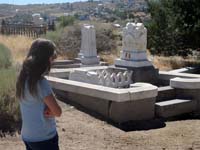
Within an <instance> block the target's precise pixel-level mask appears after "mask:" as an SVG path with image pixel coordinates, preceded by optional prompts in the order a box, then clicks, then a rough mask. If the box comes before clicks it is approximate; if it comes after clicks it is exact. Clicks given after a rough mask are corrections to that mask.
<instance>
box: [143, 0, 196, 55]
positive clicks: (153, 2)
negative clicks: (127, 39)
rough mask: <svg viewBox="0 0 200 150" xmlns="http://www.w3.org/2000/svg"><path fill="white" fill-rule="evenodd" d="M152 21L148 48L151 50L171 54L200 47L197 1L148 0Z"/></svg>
mask: <svg viewBox="0 0 200 150" xmlns="http://www.w3.org/2000/svg"><path fill="white" fill-rule="evenodd" d="M148 4H149V12H150V13H151V17H152V19H151V21H150V22H149V23H148V24H147V28H148V48H150V50H151V52H152V53H156V54H164V55H174V54H178V51H179V50H186V49H189V48H193V49H196V48H198V47H200V42H198V41H200V11H199V9H200V1H198V0H190V1H189V0H178V1H177V0H170V1H169V0H149V1H148Z"/></svg>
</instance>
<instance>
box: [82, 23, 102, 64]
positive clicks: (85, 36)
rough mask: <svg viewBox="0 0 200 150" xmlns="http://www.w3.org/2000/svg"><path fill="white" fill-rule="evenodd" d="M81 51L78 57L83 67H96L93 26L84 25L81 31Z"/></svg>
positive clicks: (97, 61) (97, 58) (96, 58)
mask: <svg viewBox="0 0 200 150" xmlns="http://www.w3.org/2000/svg"><path fill="white" fill-rule="evenodd" d="M81 34H82V37H81V50H80V53H79V54H78V57H79V58H80V59H81V63H82V64H83V65H98V64H99V60H100V59H99V57H98V56H97V49H96V33H95V29H94V26H93V25H84V26H83V27H82V30H81Z"/></svg>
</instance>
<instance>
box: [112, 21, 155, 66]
mask: <svg viewBox="0 0 200 150" xmlns="http://www.w3.org/2000/svg"><path fill="white" fill-rule="evenodd" d="M146 46H147V29H146V28H145V27H144V25H143V24H142V23H127V25H126V27H125V28H124V29H123V39H122V51H121V55H120V59H116V60H115V66H119V67H133V68H135V67H145V66H152V63H151V62H150V61H148V60H147V54H146Z"/></svg>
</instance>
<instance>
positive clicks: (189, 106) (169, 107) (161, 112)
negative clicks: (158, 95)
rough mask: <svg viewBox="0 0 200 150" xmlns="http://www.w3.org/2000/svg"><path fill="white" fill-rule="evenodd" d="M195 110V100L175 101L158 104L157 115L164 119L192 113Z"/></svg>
mask: <svg viewBox="0 0 200 150" xmlns="http://www.w3.org/2000/svg"><path fill="white" fill-rule="evenodd" d="M195 110H196V101H195V100H184V99H173V100H169V101H164V102H158V103H156V115H157V116H159V117H164V118H167V117H173V116H177V115H181V114H184V113H190V112H193V111H195Z"/></svg>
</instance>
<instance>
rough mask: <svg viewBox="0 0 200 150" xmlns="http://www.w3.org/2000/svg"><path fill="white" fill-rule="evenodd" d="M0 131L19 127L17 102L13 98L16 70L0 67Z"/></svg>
mask: <svg viewBox="0 0 200 150" xmlns="http://www.w3.org/2000/svg"><path fill="white" fill-rule="evenodd" d="M0 83H1V84H0V122H1V124H0V131H3V132H14V131H16V129H19V128H18V127H19V122H20V111H19V102H18V101H17V100H16V98H15V89H16V88H15V83H16V70H15V69H14V68H9V69H0Z"/></svg>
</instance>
